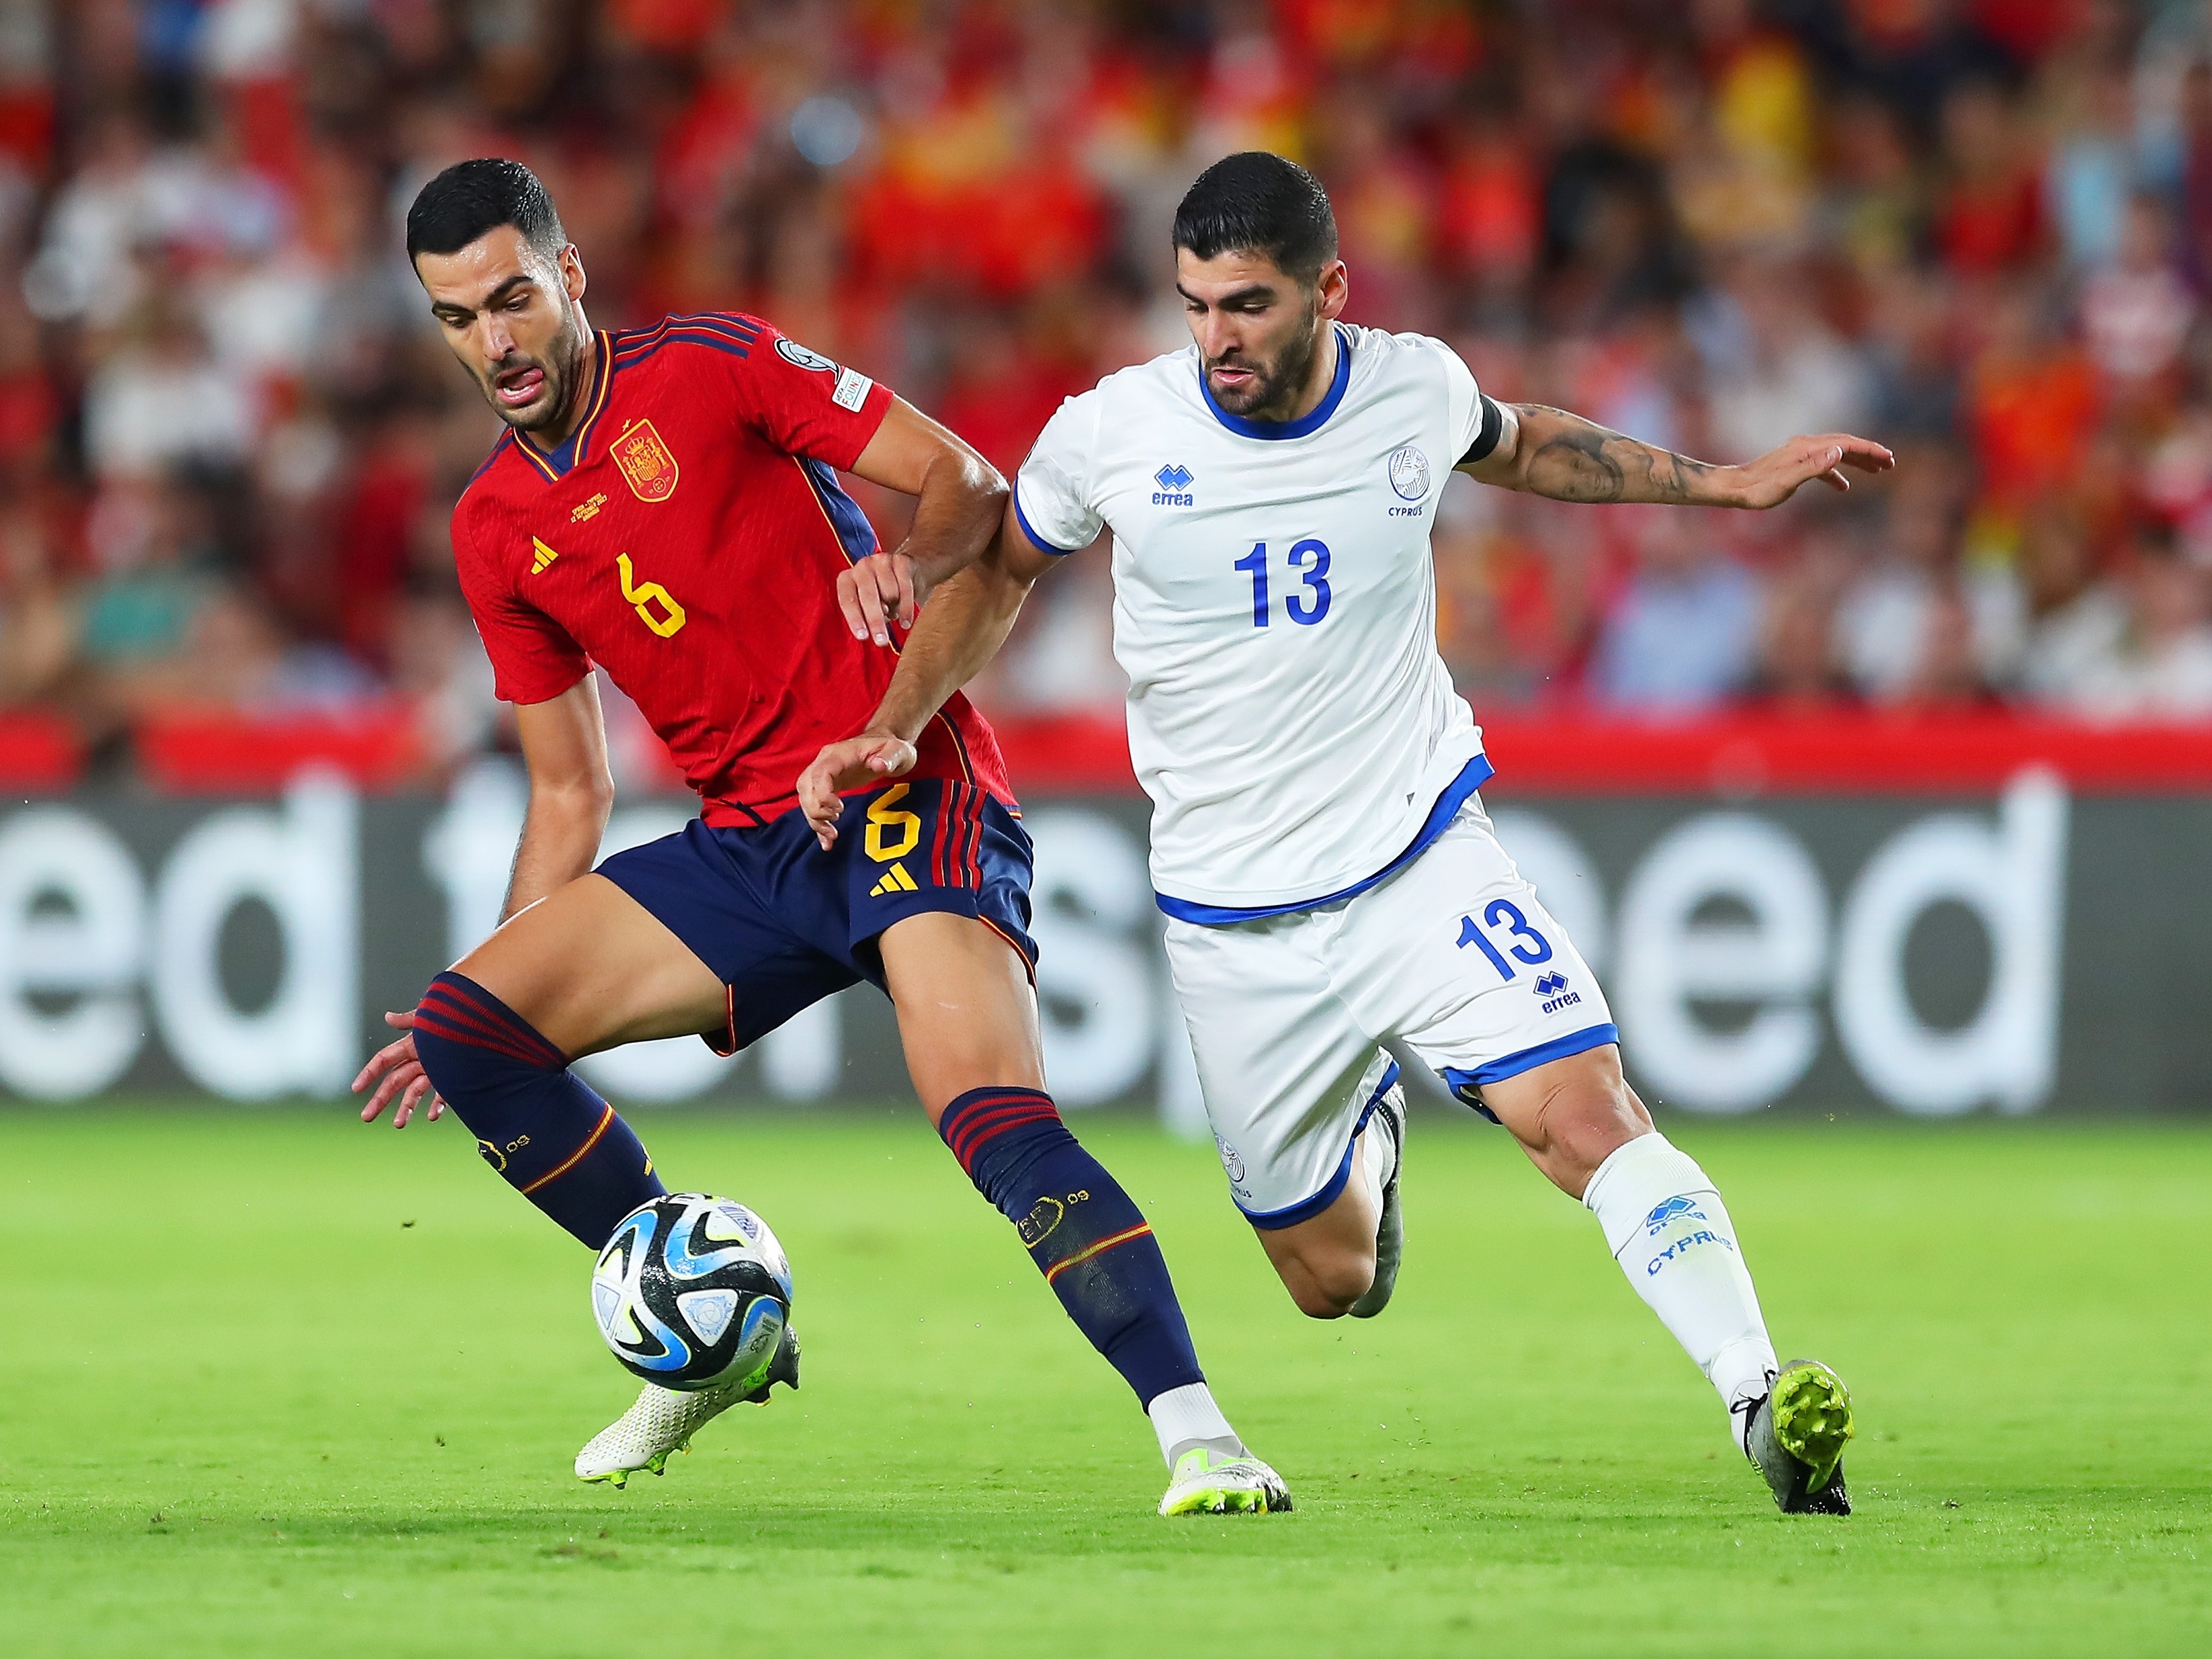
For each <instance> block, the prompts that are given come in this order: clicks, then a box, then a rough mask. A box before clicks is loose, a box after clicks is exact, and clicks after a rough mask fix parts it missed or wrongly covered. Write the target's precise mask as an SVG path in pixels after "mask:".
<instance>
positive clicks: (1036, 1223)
mask: <svg viewBox="0 0 2212 1659" xmlns="http://www.w3.org/2000/svg"><path fill="white" fill-rule="evenodd" d="M1066 1218H1067V1206H1066V1205H1065V1204H1062V1203H1061V1202H1060V1200H1058V1199H1056V1198H1041V1199H1039V1200H1037V1201H1036V1208H1035V1209H1033V1210H1031V1211H1030V1212H1029V1213H1028V1214H1027V1215H1025V1216H1024V1217H1023V1218H1021V1219H1020V1220H1019V1221H1017V1222H1016V1223H1015V1224H1014V1231H1016V1232H1018V1233H1019V1234H1020V1235H1021V1239H1022V1248H1023V1249H1030V1250H1034V1249H1036V1247H1037V1246H1038V1245H1040V1244H1042V1243H1044V1242H1045V1240H1047V1239H1048V1238H1050V1237H1052V1235H1053V1232H1054V1230H1055V1229H1056V1228H1058V1227H1059V1225H1060V1223H1061V1222H1062V1221H1064V1220H1066Z"/></svg>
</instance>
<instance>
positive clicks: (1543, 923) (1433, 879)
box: [1167, 800, 1620, 1227]
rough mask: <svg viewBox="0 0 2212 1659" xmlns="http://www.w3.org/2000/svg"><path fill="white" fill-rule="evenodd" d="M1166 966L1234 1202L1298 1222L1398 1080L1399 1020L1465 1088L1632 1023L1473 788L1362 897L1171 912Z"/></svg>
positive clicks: (1321, 1200) (1255, 1219)
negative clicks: (1623, 1020) (1418, 848)
mask: <svg viewBox="0 0 2212 1659" xmlns="http://www.w3.org/2000/svg"><path fill="white" fill-rule="evenodd" d="M1167 952H1168V967H1169V970H1170V973H1171V974H1172V975H1173V977H1174V980H1175V988H1176V998H1177V1000H1180V1001H1181V1003H1182V1012H1183V1019H1184V1022H1185V1023H1186V1024H1187V1025H1188V1028H1189V1030H1190V1043H1191V1049H1192V1052H1193V1054H1194V1055H1195V1056H1196V1058H1197V1060H1198V1076H1199V1082H1200V1085H1201V1087H1202V1088H1203V1089H1204V1091H1205V1095H1206V1116H1207V1118H1208V1119H1209V1120H1211V1121H1212V1127H1213V1136H1214V1140H1215V1142H1216V1144H1217V1145H1218V1147H1219V1148H1220V1152H1221V1164H1222V1167H1223V1169H1224V1170H1226V1171H1227V1173H1228V1176H1229V1189H1230V1191H1231V1194H1234V1196H1235V1198H1236V1200H1237V1208H1239V1209H1241V1210H1242V1211H1243V1212H1244V1214H1245V1216H1246V1218H1248V1219H1249V1220H1250V1221H1251V1223H1252V1224H1253V1225H1255V1226H1257V1227H1289V1226H1293V1225H1296V1224H1297V1223H1298V1222H1301V1221H1304V1220H1307V1219H1309V1218H1311V1217H1314V1216H1316V1215H1319V1214H1320V1213H1321V1212H1322V1211H1323V1210H1325V1209H1327V1208H1328V1206H1330V1205H1331V1204H1334V1202H1335V1201H1336V1199H1337V1195H1338V1194H1340V1193H1341V1192H1342V1191H1343V1190H1344V1183H1345V1180H1346V1176H1348V1175H1349V1174H1350V1172H1351V1169H1352V1137H1353V1136H1355V1135H1356V1134H1358V1133H1359V1130H1360V1128H1361V1127H1362V1126H1363V1125H1364V1123H1365V1122H1366V1121H1367V1115H1368V1114H1369V1113H1370V1112H1371V1111H1372V1110H1373V1109H1374V1108H1375V1103H1376V1101H1377V1100H1378V1099H1379V1098H1380V1097H1382V1095H1383V1093H1384V1092H1385V1091H1387V1090H1389V1087H1390V1086H1391V1085H1392V1084H1394V1083H1395V1082H1396V1081H1397V1078H1398V1067H1397V1064H1396V1062H1395V1061H1394V1060H1392V1059H1391V1058H1390V1056H1389V1054H1386V1053H1384V1052H1383V1050H1382V1049H1381V1048H1378V1047H1376V1044H1377V1043H1378V1042H1381V1041H1383V1039H1386V1038H1395V1039H1397V1040H1398V1041H1400V1042H1403V1043H1404V1044H1405V1046H1406V1047H1407V1048H1409V1049H1411V1050H1412V1051H1413V1053H1414V1054H1418V1055H1419V1056H1420V1058H1421V1060H1423V1061H1424V1062H1425V1063H1426V1064H1427V1065H1428V1066H1431V1067H1432V1068H1433V1069H1434V1070H1436V1071H1437V1073H1439V1074H1440V1075H1441V1076H1442V1077H1443V1079H1444V1081H1445V1082H1446V1083H1447V1084H1449V1085H1450V1086H1451V1087H1452V1089H1453V1090H1454V1091H1455V1092H1456V1093H1457V1094H1458V1095H1459V1097H1461V1098H1462V1100H1465V1101H1467V1102H1468V1104H1470V1105H1474V1106H1476V1108H1477V1109H1478V1110H1480V1105H1479V1103H1477V1102H1476V1101H1475V1099H1474V1091H1476V1090H1477V1089H1479V1088H1480V1087H1481V1086H1482V1085H1484V1084H1486V1083H1496V1082H1498V1081H1499V1080H1501V1079H1504V1078H1509V1077H1513V1076H1516V1075H1517V1074H1518V1073H1522V1072H1525V1071H1528V1069H1529V1068H1530V1067H1532V1066H1541V1065H1542V1064H1543V1063H1544V1062H1545V1061H1547V1060H1560V1059H1564V1058H1565V1056H1567V1055H1569V1054H1581V1053H1583V1051H1584V1050H1586V1049H1590V1048H1598V1047H1600V1046H1601V1045H1602V1044H1605V1043H1608V1042H1617V1041H1619V1036H1620V1034H1619V1033H1618V1032H1617V1031H1616V1030H1614V1029H1613V1013H1612V1011H1611V1010H1610V1009H1608V1008H1607V1006H1606V1000H1605V994H1604V993H1603V992H1602V991H1601V990H1599V989H1598V985H1597V980H1596V979H1595V976H1594V975H1592V974H1591V973H1590V970H1589V967H1588V965H1587V964H1585V963H1583V959H1582V957H1581V955H1580V953H1579V952H1577V951H1576V949H1575V947H1574V945H1573V944H1572V943H1571V941H1570V940H1569V939H1568V938H1567V936H1566V933H1565V929H1563V928H1562V927H1560V926H1559V923H1558V922H1557V921H1553V918H1552V915H1551V913H1550V912H1549V911H1547V910H1546V909H1545V908H1544V907H1543V906H1542V905H1541V903H1539V902H1537V899H1536V890H1535V889H1534V887H1532V886H1530V885H1529V884H1528V882H1526V881H1524V880H1523V879H1522V876H1521V872H1519V871H1518V870H1516V868H1514V866H1513V860H1511V859H1510V858H1508V857H1507V856H1506V855H1505V849H1504V848H1502V847H1500V846H1499V845H1498V838H1497V836H1495V835H1494V834H1493V833H1492V829H1491V827H1490V816H1489V814H1488V813H1486V812H1485V811H1483V810H1482V806H1481V804H1480V802H1479V801H1473V800H1470V801H1469V802H1468V804H1467V805H1465V806H1464V807H1462V809H1461V810H1460V813H1459V816H1458V817H1456V818H1455V819H1454V820H1453V821H1452V823H1451V825H1450V827H1449V828H1448V829H1446V830H1445V831H1444V832H1443V835H1441V836H1438V837H1437V839H1436V841H1435V842H1433V843H1431V846H1430V847H1429V848H1427V850H1425V852H1423V853H1422V854H1420V856H1419V857H1418V858H1416V859H1415V860H1413V862H1412V863H1411V864H1408V865H1407V866H1406V867H1405V868H1404V869H1402V870H1401V871H1399V872H1397V873H1396V874H1395V875H1394V876H1392V877H1391V878H1389V880H1387V881H1384V882H1382V883H1380V884H1377V885H1376V886H1374V887H1371V888H1370V889H1369V890H1367V891H1365V892H1364V893H1361V894H1358V895H1357V896H1354V897H1352V898H1348V899H1343V900H1340V901H1339V902H1336V903H1334V904H1331V905H1327V906H1324V907H1322V908H1318V909H1313V910H1298V911H1294V912H1292V913H1291V914H1290V915H1280V916H1268V917H1265V918H1263V919H1261V920H1259V921H1243V922H1236V923H1232V924H1230V925H1228V926H1226V927H1202V926H1200V925H1199V924H1198V923H1195V922H1188V921H1175V920H1172V919H1171V920H1170V921H1169V922H1168V924H1167Z"/></svg>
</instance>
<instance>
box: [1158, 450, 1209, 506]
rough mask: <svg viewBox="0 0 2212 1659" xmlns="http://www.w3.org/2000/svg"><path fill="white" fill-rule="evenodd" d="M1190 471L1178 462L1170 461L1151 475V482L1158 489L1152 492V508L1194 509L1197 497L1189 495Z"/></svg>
mask: <svg viewBox="0 0 2212 1659" xmlns="http://www.w3.org/2000/svg"><path fill="white" fill-rule="evenodd" d="M1191 477H1192V474H1191V470H1190V469H1189V468H1188V467H1187V466H1185V465H1183V464H1182V462H1180V461H1170V462H1169V463H1168V464H1167V465H1165V466H1164V467H1162V468H1161V469H1160V470H1159V471H1157V472H1155V473H1153V474H1152V482H1153V483H1156V484H1158V485H1159V488H1158V489H1156V490H1154V491H1153V492H1152V505H1153V506H1154V507H1195V506H1197V505H1198V497H1197V496H1195V495H1192V494H1191V493H1190V484H1191Z"/></svg>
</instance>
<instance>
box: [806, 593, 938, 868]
mask: <svg viewBox="0 0 2212 1659" xmlns="http://www.w3.org/2000/svg"><path fill="white" fill-rule="evenodd" d="M840 591H841V592H842V589H841V590H840ZM914 763H915V747H914V745H913V744H910V743H908V741H907V740H906V739H905V738H896V737H893V736H892V735H891V734H890V732H862V733H861V734H860V736H859V737H857V738H846V739H845V740H844V741H843V742H842V743H833V744H826V745H825V746H824V747H823V750H822V752H821V753H820V754H818V755H817V756H816V757H814V762H813V764H812V765H811V766H809V767H808V768H807V769H805V771H804V772H801V773H800V774H799V811H802V812H804V813H805V814H806V822H807V823H809V824H811V826H812V827H813V829H814V839H815V840H817V841H818V842H821V843H822V850H823V852H825V853H826V852H828V851H829V849H830V848H832V847H835V846H836V844H837V814H838V813H839V812H840V811H842V810H843V805H844V803H843V802H842V801H841V800H840V799H838V797H839V795H840V794H841V793H842V792H844V791H845V790H848V789H859V788H861V787H864V786H866V785H868V784H872V783H880V782H882V781H884V779H885V778H895V777H896V776H897V775H899V774H900V773H902V772H904V771H907V770H909V769H911V768H912V767H913V765H914Z"/></svg>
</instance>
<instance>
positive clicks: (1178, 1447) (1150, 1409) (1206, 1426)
mask: <svg viewBox="0 0 2212 1659" xmlns="http://www.w3.org/2000/svg"><path fill="white" fill-rule="evenodd" d="M1145 1414H1146V1416H1147V1417H1149V1418H1151V1419H1152V1432H1153V1433H1155V1434H1157V1435H1158V1436H1159V1437H1160V1455H1161V1456H1162V1457H1164V1458H1165V1459H1167V1463H1168V1467H1169V1468H1170V1469H1172V1468H1175V1465H1176V1458H1178V1457H1180V1456H1182V1455H1183V1454H1184V1453H1185V1452H1187V1451H1188V1450H1189V1449H1191V1448H1192V1447H1193V1446H1206V1447H1210V1448H1211V1449H1213V1450H1215V1451H1218V1452H1220V1453H1222V1454H1223V1455H1225V1456H1229V1457H1238V1456H1242V1455H1243V1451H1244V1443H1243V1441H1241V1440H1239V1439H1238V1438H1237V1431H1236V1430H1234V1429H1232V1428H1231V1427H1230V1426H1229V1419H1227V1418H1225V1417H1224V1416H1223V1415H1222V1414H1221V1407H1218V1406H1217V1405H1215V1404H1214V1403H1213V1391H1212V1389H1209V1388H1207V1387H1206V1384H1205V1383H1184V1384H1183V1385H1182V1387H1181V1388H1180V1389H1169V1390H1168V1391H1167V1392H1166V1393H1165V1394H1156V1395H1153V1396H1152V1404H1151V1405H1149V1406H1147V1407H1145Z"/></svg>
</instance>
